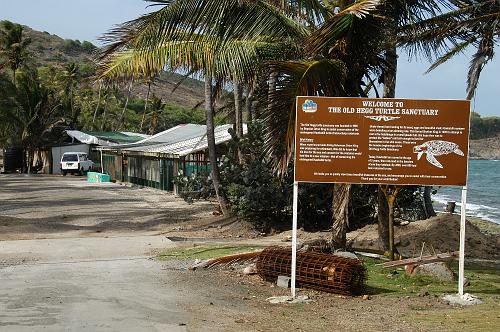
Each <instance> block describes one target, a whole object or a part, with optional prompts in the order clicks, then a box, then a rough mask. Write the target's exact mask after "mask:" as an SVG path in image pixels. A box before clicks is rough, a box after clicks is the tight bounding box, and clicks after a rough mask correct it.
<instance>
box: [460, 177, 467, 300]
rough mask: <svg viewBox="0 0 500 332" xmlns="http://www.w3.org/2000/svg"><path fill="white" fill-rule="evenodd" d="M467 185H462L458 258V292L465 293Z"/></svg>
mask: <svg viewBox="0 0 500 332" xmlns="http://www.w3.org/2000/svg"><path fill="white" fill-rule="evenodd" d="M466 205H467V186H464V187H462V206H461V208H460V255H459V260H458V294H459V295H460V296H463V295H464V261H465V211H466V208H467V206H466Z"/></svg>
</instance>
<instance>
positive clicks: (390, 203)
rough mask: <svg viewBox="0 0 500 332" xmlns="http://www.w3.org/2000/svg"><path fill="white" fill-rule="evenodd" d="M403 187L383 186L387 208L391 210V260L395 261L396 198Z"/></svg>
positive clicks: (389, 222)
mask: <svg viewBox="0 0 500 332" xmlns="http://www.w3.org/2000/svg"><path fill="white" fill-rule="evenodd" d="M400 189H401V187H397V186H392V185H382V186H381V190H382V192H383V194H384V196H385V200H386V201H387V207H388V210H389V214H388V215H389V218H388V219H389V220H388V225H389V227H388V228H389V258H390V259H391V261H392V260H394V253H395V252H396V248H395V247H394V203H395V202H396V197H397V196H398V193H399V191H400Z"/></svg>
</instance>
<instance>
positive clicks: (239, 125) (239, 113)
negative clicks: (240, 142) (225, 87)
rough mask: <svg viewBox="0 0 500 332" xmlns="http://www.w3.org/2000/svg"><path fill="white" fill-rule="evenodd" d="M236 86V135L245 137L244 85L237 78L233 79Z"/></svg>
mask: <svg viewBox="0 0 500 332" xmlns="http://www.w3.org/2000/svg"><path fill="white" fill-rule="evenodd" d="M233 87H234V91H233V92H234V112H235V124H236V136H237V137H238V138H241V137H243V102H242V99H243V98H242V86H241V84H240V82H238V80H237V79H236V78H234V79H233Z"/></svg>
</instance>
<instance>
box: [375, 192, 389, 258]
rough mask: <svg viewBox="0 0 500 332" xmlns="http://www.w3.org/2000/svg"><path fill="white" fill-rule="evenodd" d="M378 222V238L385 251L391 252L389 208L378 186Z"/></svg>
mask: <svg viewBox="0 0 500 332" xmlns="http://www.w3.org/2000/svg"><path fill="white" fill-rule="evenodd" d="M377 201H378V208H377V222H378V227H377V230H378V236H379V239H380V241H381V242H382V248H383V250H384V251H388V250H389V207H388V206H387V199H386V198H385V195H384V192H383V191H382V187H381V186H380V185H379V186H378V192H377Z"/></svg>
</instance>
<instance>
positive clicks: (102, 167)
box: [101, 149, 104, 174]
mask: <svg viewBox="0 0 500 332" xmlns="http://www.w3.org/2000/svg"><path fill="white" fill-rule="evenodd" d="M101 173H103V174H104V164H103V163H102V149H101Z"/></svg>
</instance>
